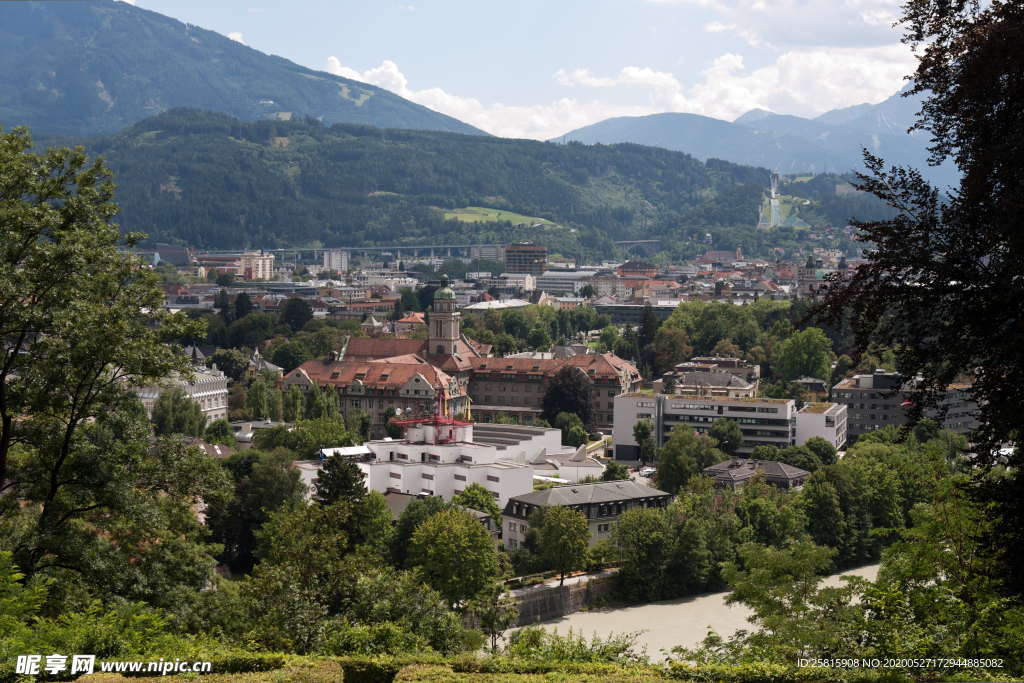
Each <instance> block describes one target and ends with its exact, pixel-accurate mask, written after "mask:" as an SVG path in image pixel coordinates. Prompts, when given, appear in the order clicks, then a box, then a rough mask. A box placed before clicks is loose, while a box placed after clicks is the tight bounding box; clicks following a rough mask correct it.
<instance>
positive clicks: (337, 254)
mask: <svg viewBox="0 0 1024 683" xmlns="http://www.w3.org/2000/svg"><path fill="white" fill-rule="evenodd" d="M350 256H351V254H350V253H349V251H348V249H328V250H327V251H325V252H324V270H333V271H334V272H335V273H346V272H348V270H349V258H350Z"/></svg>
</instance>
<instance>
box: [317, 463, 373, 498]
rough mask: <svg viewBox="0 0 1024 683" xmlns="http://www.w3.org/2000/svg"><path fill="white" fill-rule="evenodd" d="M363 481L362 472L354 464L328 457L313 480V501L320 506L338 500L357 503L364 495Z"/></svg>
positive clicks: (364, 485)
mask: <svg viewBox="0 0 1024 683" xmlns="http://www.w3.org/2000/svg"><path fill="white" fill-rule="evenodd" d="M364 479H365V477H364V476H363V471H362V470H361V469H359V466H358V465H356V464H355V463H354V462H352V461H350V460H347V459H345V458H343V457H341V456H332V457H329V458H327V459H326V460H324V463H323V467H322V468H321V469H320V472H319V473H318V474H317V475H316V479H314V480H313V490H314V493H313V499H314V500H315V501H316V502H318V503H320V504H321V505H331V504H332V503H336V502H338V501H339V500H345V501H348V502H350V503H358V502H359V501H360V500H362V498H363V496H365V495H366V484H364V483H363V480H364Z"/></svg>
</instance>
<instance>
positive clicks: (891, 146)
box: [556, 93, 957, 185]
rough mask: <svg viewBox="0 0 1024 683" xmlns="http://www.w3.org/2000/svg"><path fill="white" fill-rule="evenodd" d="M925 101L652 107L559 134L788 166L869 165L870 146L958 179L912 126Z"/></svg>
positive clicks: (794, 170) (936, 177)
mask: <svg viewBox="0 0 1024 683" xmlns="http://www.w3.org/2000/svg"><path fill="white" fill-rule="evenodd" d="M919 108H920V100H919V99H915V98H905V97H902V96H901V94H899V93H898V94H896V95H894V96H892V97H890V98H888V99H886V100H885V101H883V102H880V103H878V104H861V105H856V106H854V107H847V108H845V109H836V110H833V111H830V112H826V113H825V114H822V115H821V116H818V117H817V118H814V119H807V118H803V117H799V116H790V115H783V114H775V113H772V112H769V111H766V110H764V109H753V110H751V111H749V112H747V113H746V114H744V115H742V116H740V117H739V118H738V119H736V120H735V121H733V122H732V123H729V122H727V121H721V120H719V119H714V118H709V117H706V116H698V115H695V114H675V113H667V114H653V115H650V116H637V117H620V118H612V119H606V120H605V121H600V122H598V123H595V124H593V125H590V126H586V127H583V128H579V129H577V130H574V131H571V132H569V133H566V134H565V135H563V136H561V137H559V138H556V140H557V141H559V142H567V141H570V140H574V141H578V142H583V143H586V144H598V143H600V144H614V143H619V142H633V143H637V144H644V145H653V146H657V147H663V148H665V149H672V150H678V151H682V152H687V153H689V154H692V155H694V156H695V157H697V158H698V159H710V158H718V159H725V160H727V161H731V162H733V163H737V164H750V165H757V166H765V167H768V168H771V169H774V170H778V171H780V172H782V173H786V174H804V173H812V174H813V173H840V174H845V173H851V172H853V171H857V170H862V169H863V168H864V164H863V156H862V150H863V149H864V148H867V149H868V151H870V152H871V153H872V154H875V155H878V156H881V157H882V158H883V159H885V160H886V162H888V163H890V164H899V165H909V166H914V167H915V168H918V169H920V170H921V171H922V172H923V173H924V175H925V177H927V178H929V179H930V180H932V181H933V182H936V183H939V184H944V185H945V184H952V183H953V182H955V180H956V178H957V174H956V170H955V168H954V167H953V166H952V165H951V164H948V163H947V164H944V165H942V166H940V167H937V168H934V167H929V166H927V158H928V152H927V146H928V136H927V135H926V134H924V133H922V132H920V131H915V132H914V133H913V134H908V133H907V129H908V128H909V127H910V126H911V125H912V124H913V122H914V119H915V114H916V112H917V110H918V109H919Z"/></svg>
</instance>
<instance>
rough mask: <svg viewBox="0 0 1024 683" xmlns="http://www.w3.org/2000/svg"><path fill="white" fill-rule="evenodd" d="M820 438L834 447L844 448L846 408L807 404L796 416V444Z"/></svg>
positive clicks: (836, 405) (838, 449) (835, 404)
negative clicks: (816, 437)
mask: <svg viewBox="0 0 1024 683" xmlns="http://www.w3.org/2000/svg"><path fill="white" fill-rule="evenodd" d="M815 436H820V437H821V438H822V439H824V440H825V441H828V442H829V443H830V444H832V445H833V446H835V449H836V450H837V451H841V450H843V448H845V447H846V406H845V405H843V404H842V403H808V404H807V405H805V406H804V407H803V408H801V409H800V412H798V413H797V414H796V442H797V443H798V444H804V443H807V440H808V439H811V438H813V437H815Z"/></svg>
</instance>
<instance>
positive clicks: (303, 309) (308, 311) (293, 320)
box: [280, 296, 313, 332]
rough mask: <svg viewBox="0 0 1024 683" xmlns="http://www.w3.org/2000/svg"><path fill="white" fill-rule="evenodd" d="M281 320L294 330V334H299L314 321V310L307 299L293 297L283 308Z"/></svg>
mask: <svg viewBox="0 0 1024 683" xmlns="http://www.w3.org/2000/svg"><path fill="white" fill-rule="evenodd" d="M280 318H281V322H283V323H284V324H285V325H287V326H288V327H290V328H292V332H298V331H299V330H301V329H302V328H303V327H305V326H306V323H308V322H309V321H310V320H312V319H313V308H312V307H311V306H310V305H309V304H308V303H307V302H306V300H305V299H300V298H298V297H295V296H293V297H290V298H289V299H288V301H286V302H285V303H284V305H283V306H281V312H280Z"/></svg>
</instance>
